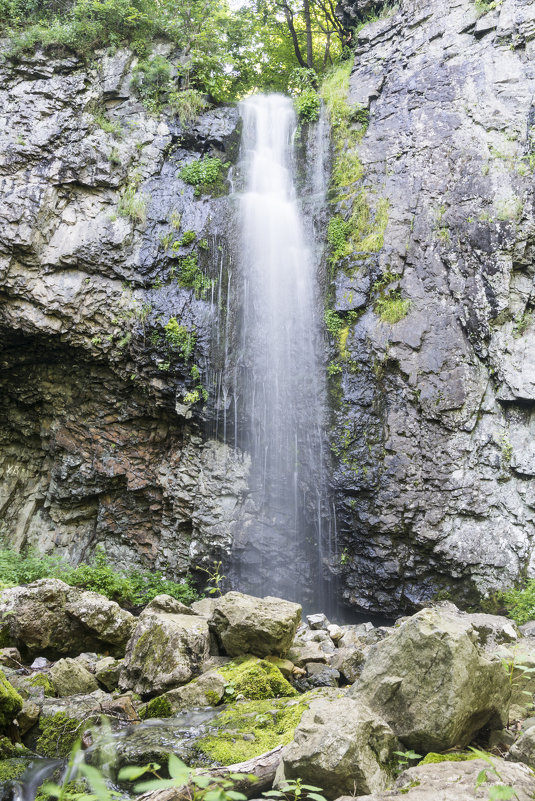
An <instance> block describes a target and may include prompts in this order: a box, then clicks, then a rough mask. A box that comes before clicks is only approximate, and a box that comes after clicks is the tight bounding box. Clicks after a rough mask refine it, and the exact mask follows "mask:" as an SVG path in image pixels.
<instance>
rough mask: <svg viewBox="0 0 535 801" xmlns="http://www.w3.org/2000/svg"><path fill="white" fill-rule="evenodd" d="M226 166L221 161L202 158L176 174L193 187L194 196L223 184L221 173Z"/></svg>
mask: <svg viewBox="0 0 535 801" xmlns="http://www.w3.org/2000/svg"><path fill="white" fill-rule="evenodd" d="M228 166H229V165H228V164H223V163H222V161H221V159H218V158H215V157H211V156H204V157H203V158H201V159H197V161H191V162H190V163H189V164H186V165H185V166H184V167H182V169H181V170H180V172H179V173H178V174H179V177H180V178H182V180H183V181H185V183H187V184H190V186H194V187H195V190H196V194H200V193H201V192H211V191H213V190H215V189H217V188H218V187H220V186H221V184H222V182H223V171H224V169H225V168H226V167H228Z"/></svg>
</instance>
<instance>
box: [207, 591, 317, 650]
mask: <svg viewBox="0 0 535 801" xmlns="http://www.w3.org/2000/svg"><path fill="white" fill-rule="evenodd" d="M301 613H302V610H301V607H300V606H299V604H294V603H291V602H290V601H284V600H283V599H282V598H271V597H267V598H254V597H253V596H252V595H244V594H243V593H241V592H228V593H227V594H226V595H223V596H221V598H216V600H215V603H214V604H213V606H212V610H211V615H210V618H209V624H210V629H211V630H212V631H213V632H214V633H215V635H216V637H217V640H218V643H219V645H220V647H221V648H222V650H223V651H224V653H226V654H228V655H229V656H241V655H243V654H254V655H255V656H260V657H263V656H268V655H269V654H276V655H278V656H283V655H284V654H286V652H287V651H288V650H289V648H290V646H291V644H292V641H293V638H294V636H295V632H296V631H297V627H298V626H299V623H300V622H301Z"/></svg>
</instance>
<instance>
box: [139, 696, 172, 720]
mask: <svg viewBox="0 0 535 801" xmlns="http://www.w3.org/2000/svg"><path fill="white" fill-rule="evenodd" d="M138 714H139V717H140V718H141V719H142V720H147V719H148V718H170V717H171V715H172V714H173V707H172V705H171V702H170V701H169V699H168V698H166V697H165V695H159V696H158V697H157V698H151V700H150V701H149V702H148V703H147V704H145V706H143V707H141V708H140V709H139V710H138Z"/></svg>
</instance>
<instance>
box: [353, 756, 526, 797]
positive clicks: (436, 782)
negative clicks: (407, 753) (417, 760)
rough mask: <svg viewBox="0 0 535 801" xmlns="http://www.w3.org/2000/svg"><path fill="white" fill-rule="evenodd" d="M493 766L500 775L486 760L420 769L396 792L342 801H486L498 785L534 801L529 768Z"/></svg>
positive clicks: (398, 784) (500, 762)
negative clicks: (483, 773) (393, 799)
mask: <svg viewBox="0 0 535 801" xmlns="http://www.w3.org/2000/svg"><path fill="white" fill-rule="evenodd" d="M492 764H493V766H494V769H495V771H496V772H494V771H493V770H492V767H491V765H489V763H488V762H486V761H485V760H483V759H472V760H469V761H467V762H439V763H436V764H430V765H420V766H417V767H415V768H409V769H408V770H405V771H404V772H403V773H402V774H401V775H400V776H399V777H398V778H397V780H396V781H395V783H394V789H393V790H389V791H387V792H374V793H373V794H372V795H359V796H357V797H356V798H355V796H343V797H342V798H339V799H338V801H390V799H392V798H397V799H399V801H472V799H473V801H476V799H477V800H478V801H483V800H484V799H488V798H490V797H491V796H490V794H489V793H490V790H491V788H492V787H495V786H496V785H502V786H503V785H505V786H509V787H512V788H514V792H515V793H516V797H515V796H510V797H512V798H515V801H517V799H518V801H531V799H532V798H533V793H534V792H535V776H534V775H533V774H532V772H531V771H530V769H529V768H528V767H526V766H525V765H520V764H517V765H515V764H513V763H509V762H505V761H504V760H503V759H499V758H498V757H492ZM481 771H485V775H486V781H485V782H484V783H483V784H482V785H481V786H478V785H479V781H478V777H479V775H480V774H481ZM498 792H499V791H498ZM494 797H495V798H500V797H502V798H503V797H505V796H503V795H501V796H500V795H495V796H494Z"/></svg>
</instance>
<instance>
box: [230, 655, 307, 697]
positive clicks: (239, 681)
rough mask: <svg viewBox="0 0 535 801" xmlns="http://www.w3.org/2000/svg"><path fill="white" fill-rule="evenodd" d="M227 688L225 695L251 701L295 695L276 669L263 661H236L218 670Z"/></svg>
mask: <svg viewBox="0 0 535 801" xmlns="http://www.w3.org/2000/svg"><path fill="white" fill-rule="evenodd" d="M218 673H220V674H221V675H222V676H223V678H224V679H225V681H226V682H227V684H228V686H227V688H226V694H227V695H233V694H236V695H239V694H241V695H244V696H245V697H246V698H250V699H251V700H252V701H260V700H262V699H264V698H277V697H285V698H291V697H293V696H295V695H297V690H295V689H294V687H292V685H291V684H290V682H289V681H287V680H286V679H285V678H284V676H283V675H282V673H281V672H280V670H279V669H278V667H276V666H275V665H273V664H272V663H271V662H266V661H265V660H264V659H255V658H254V657H252V658H245V659H236V660H234V661H232V662H230V663H229V664H227V665H224V666H223V667H222V668H220V669H219V670H218Z"/></svg>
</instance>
